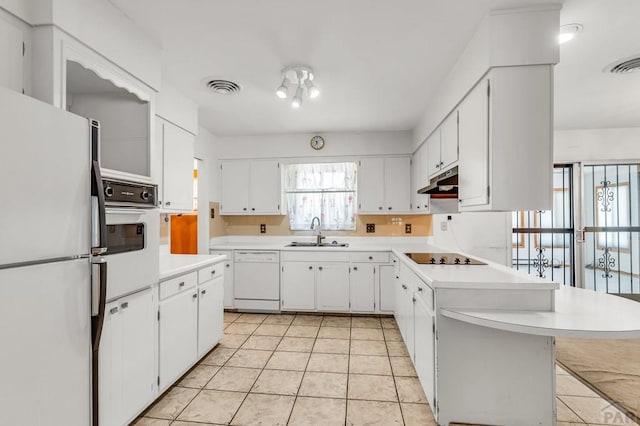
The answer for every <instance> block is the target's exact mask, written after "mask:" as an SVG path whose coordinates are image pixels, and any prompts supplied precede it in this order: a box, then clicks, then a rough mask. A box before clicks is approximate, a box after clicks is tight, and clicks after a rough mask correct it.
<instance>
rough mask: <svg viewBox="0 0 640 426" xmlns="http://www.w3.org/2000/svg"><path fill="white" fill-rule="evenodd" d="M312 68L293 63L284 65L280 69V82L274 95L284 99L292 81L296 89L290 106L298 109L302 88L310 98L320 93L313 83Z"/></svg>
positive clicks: (300, 104) (302, 92)
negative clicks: (292, 64)
mask: <svg viewBox="0 0 640 426" xmlns="http://www.w3.org/2000/svg"><path fill="white" fill-rule="evenodd" d="M313 79H314V75H313V70H312V69H311V68H309V67H307V66H304V65H294V66H288V67H285V68H284V69H283V70H282V84H280V86H279V87H278V89H277V90H276V95H277V96H278V97H279V98H280V99H286V98H287V95H288V93H289V85H290V84H291V83H292V82H293V83H295V84H296V90H295V93H294V95H293V98H291V107H292V108H293V109H298V108H300V107H301V106H302V96H303V94H304V90H305V89H306V90H307V94H308V95H309V98H310V99H315V98H317V97H318V96H319V95H320V89H318V87H317V86H316V85H315V84H314V83H313Z"/></svg>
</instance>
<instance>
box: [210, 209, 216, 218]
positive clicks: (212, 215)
mask: <svg viewBox="0 0 640 426" xmlns="http://www.w3.org/2000/svg"><path fill="white" fill-rule="evenodd" d="M215 218H216V211H215V210H214V209H211V219H215Z"/></svg>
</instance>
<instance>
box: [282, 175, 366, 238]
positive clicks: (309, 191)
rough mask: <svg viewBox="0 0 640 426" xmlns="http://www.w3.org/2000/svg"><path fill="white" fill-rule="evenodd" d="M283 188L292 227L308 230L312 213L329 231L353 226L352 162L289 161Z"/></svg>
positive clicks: (354, 197) (323, 227)
mask: <svg viewBox="0 0 640 426" xmlns="http://www.w3.org/2000/svg"><path fill="white" fill-rule="evenodd" d="M285 170H286V171H285V192H286V194H287V204H288V206H289V222H290V228H291V229H292V230H297V231H299V230H308V229H310V227H311V221H312V220H313V218H314V217H316V216H317V217H318V218H320V223H321V224H322V229H325V230H329V231H341V230H354V229H356V205H357V204H356V187H357V185H356V171H357V166H356V163H313V164H289V165H288V166H286V169H285Z"/></svg>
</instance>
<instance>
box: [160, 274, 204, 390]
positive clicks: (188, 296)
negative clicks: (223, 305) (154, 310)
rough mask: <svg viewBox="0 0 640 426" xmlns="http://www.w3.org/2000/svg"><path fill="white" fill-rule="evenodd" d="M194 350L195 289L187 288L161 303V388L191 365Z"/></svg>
mask: <svg viewBox="0 0 640 426" xmlns="http://www.w3.org/2000/svg"><path fill="white" fill-rule="evenodd" d="M162 284H163V283H160V285H161V286H162ZM197 350H198V292H197V289H196V288H190V289H187V290H183V291H182V292H181V293H178V294H177V295H175V296H172V297H170V298H169V299H166V300H164V301H161V302H160V371H159V374H160V389H161V390H162V389H165V388H166V387H167V386H169V385H170V384H171V383H173V382H174V381H175V380H176V379H177V378H178V377H180V376H181V375H182V374H183V373H184V372H185V371H186V370H187V369H189V367H191V365H192V364H193V363H194V362H195V361H196V358H197Z"/></svg>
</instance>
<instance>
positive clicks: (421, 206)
mask: <svg viewBox="0 0 640 426" xmlns="http://www.w3.org/2000/svg"><path fill="white" fill-rule="evenodd" d="M428 154H429V147H428V146H427V144H426V143H424V144H422V145H420V148H418V150H417V151H416V152H415V153H414V154H413V160H412V161H411V171H412V179H413V185H412V189H411V197H412V201H411V207H412V210H413V211H415V212H417V213H428V212H429V195H428V194H418V190H419V189H420V188H424V187H425V186H427V185H428V184H429V171H428V167H429V158H428Z"/></svg>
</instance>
